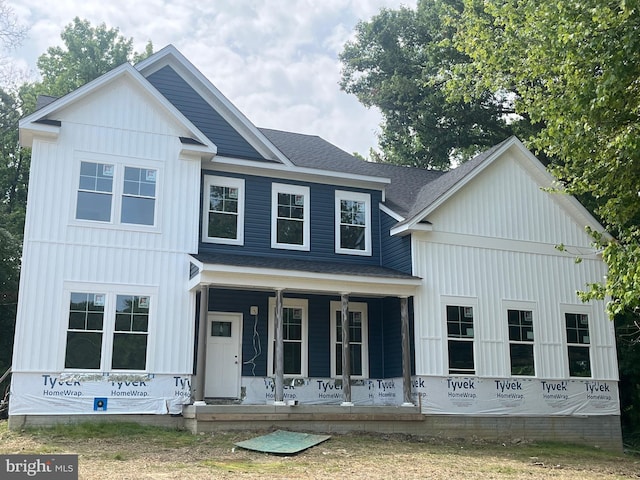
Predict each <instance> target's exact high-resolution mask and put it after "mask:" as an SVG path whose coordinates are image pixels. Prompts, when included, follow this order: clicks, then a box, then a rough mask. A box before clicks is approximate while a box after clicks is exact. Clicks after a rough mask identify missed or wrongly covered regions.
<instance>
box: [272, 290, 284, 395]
mask: <svg viewBox="0 0 640 480" xmlns="http://www.w3.org/2000/svg"><path fill="white" fill-rule="evenodd" d="M282 322H283V320H282V289H278V290H276V325H275V336H276V338H275V340H276V348H275V357H276V358H275V366H274V370H275V374H276V378H275V383H276V385H275V386H276V391H275V399H274V400H275V401H274V402H273V403H274V405H284V332H283V325H282Z"/></svg>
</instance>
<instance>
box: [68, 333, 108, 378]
mask: <svg viewBox="0 0 640 480" xmlns="http://www.w3.org/2000/svg"><path fill="white" fill-rule="evenodd" d="M101 352H102V333H101V332H67V351H66V355H65V360H64V367H65V368H84V369H98V368H100V356H101Z"/></svg>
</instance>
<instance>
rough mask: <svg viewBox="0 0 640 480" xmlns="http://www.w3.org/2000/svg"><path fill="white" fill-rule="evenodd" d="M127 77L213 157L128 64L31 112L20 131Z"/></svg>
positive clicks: (194, 131) (212, 151)
mask: <svg viewBox="0 0 640 480" xmlns="http://www.w3.org/2000/svg"><path fill="white" fill-rule="evenodd" d="M124 76H127V77H128V78H130V79H131V80H133V81H134V82H135V83H136V84H137V85H138V86H139V87H140V88H142V89H143V90H144V91H145V92H146V93H147V94H148V95H149V96H151V97H152V98H153V99H154V100H155V101H156V102H158V103H159V104H160V105H161V106H162V107H163V109H164V110H165V111H166V112H167V113H168V114H169V115H171V116H173V117H175V118H176V119H177V121H178V123H180V124H181V125H182V126H183V127H184V128H185V129H186V130H187V131H188V132H190V134H191V135H192V136H193V137H194V138H195V139H196V140H198V141H199V142H200V143H202V144H203V145H204V146H205V147H204V150H206V154H208V155H215V154H216V152H217V147H216V146H215V145H214V144H213V143H212V142H211V140H209V139H208V138H207V137H206V135H204V134H203V133H202V132H201V131H200V130H199V129H198V128H197V127H196V126H195V125H193V123H191V121H190V120H189V119H188V118H186V117H185V116H184V115H183V114H182V113H180V111H179V110H178V109H177V108H176V107H174V106H173V105H172V104H171V102H169V101H168V100H167V99H166V98H165V97H164V96H163V95H161V94H160V92H158V90H156V89H155V88H154V87H153V86H152V85H151V84H150V83H149V82H147V80H146V79H145V78H144V77H143V76H142V75H141V74H140V73H139V72H138V71H137V70H136V69H135V68H133V67H132V66H131V65H130V64H129V63H124V64H122V65H120V66H119V67H116V68H114V69H113V70H111V71H110V72H107V73H106V74H104V75H102V76H101V77H98V78H96V79H95V80H92V81H91V82H89V83H87V84H85V85H83V86H82V87H80V88H78V89H76V90H74V91H73V92H71V93H69V94H67V95H65V96H64V97H61V98H59V99H58V100H56V101H54V102H52V103H50V104H49V105H47V106H45V107H43V108H41V109H40V110H37V111H35V112H33V113H32V114H31V115H28V116H26V117H25V118H23V119H22V120H20V123H19V126H20V129H23V128H26V129H32V128H33V125H34V124H36V121H37V120H39V119H41V118H44V117H47V116H48V115H51V114H55V112H57V111H60V110H62V109H64V108H66V107H68V106H69V105H72V104H74V103H75V102H78V101H80V100H81V99H82V98H84V97H86V96H88V95H90V94H91V93H92V92H94V91H96V90H98V89H100V88H101V87H103V86H104V85H107V84H108V83H111V82H113V81H115V80H116V79H118V78H120V77H124Z"/></svg>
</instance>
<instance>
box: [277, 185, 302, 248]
mask: <svg viewBox="0 0 640 480" xmlns="http://www.w3.org/2000/svg"><path fill="white" fill-rule="evenodd" d="M271 188H272V189H271V205H272V207H271V247H272V248H284V249H289V250H309V245H310V239H309V231H310V227H309V221H310V220H309V219H310V215H309V203H310V202H309V187H303V186H299V185H288V184H282V183H274V184H273V185H272V187H271Z"/></svg>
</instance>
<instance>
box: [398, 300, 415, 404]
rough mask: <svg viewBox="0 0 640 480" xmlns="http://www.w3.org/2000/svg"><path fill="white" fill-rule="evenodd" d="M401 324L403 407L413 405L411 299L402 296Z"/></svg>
mask: <svg viewBox="0 0 640 480" xmlns="http://www.w3.org/2000/svg"><path fill="white" fill-rule="evenodd" d="M400 325H401V335H402V391H403V392H404V398H403V403H402V406H403V407H413V406H414V405H413V402H412V401H411V347H410V345H409V299H408V298H407V297H400Z"/></svg>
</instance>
